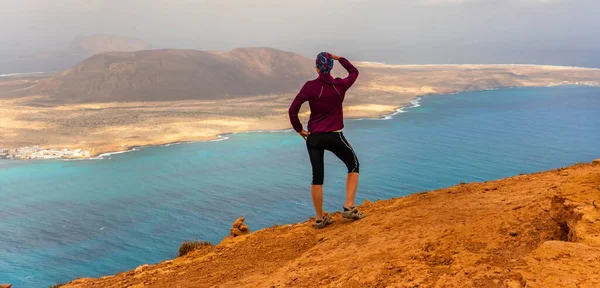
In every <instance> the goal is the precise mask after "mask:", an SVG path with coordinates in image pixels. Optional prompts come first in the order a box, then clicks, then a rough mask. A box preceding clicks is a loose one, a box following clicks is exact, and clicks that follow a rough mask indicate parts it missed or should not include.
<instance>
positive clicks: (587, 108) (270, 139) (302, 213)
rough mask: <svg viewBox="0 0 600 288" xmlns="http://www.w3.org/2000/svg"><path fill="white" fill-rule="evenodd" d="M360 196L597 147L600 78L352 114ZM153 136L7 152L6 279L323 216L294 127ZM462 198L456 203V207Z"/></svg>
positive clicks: (513, 170) (1, 240)
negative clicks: (78, 152) (55, 150)
mask: <svg viewBox="0 0 600 288" xmlns="http://www.w3.org/2000/svg"><path fill="white" fill-rule="evenodd" d="M345 135H346V137H347V138H348V140H349V141H350V143H351V144H352V145H353V147H354V149H355V151H356V153H357V155H358V157H359V160H360V162H361V179H360V185H359V191H358V199H357V200H358V201H357V203H362V202H363V200H364V199H369V200H371V201H375V200H377V199H388V198H392V197H400V196H404V195H409V194H411V193H415V192H420V191H426V190H432V189H437V188H442V187H446V186H451V185H455V184H458V183H460V182H472V181H485V180H493V179H498V178H502V177H507V176H511V175H517V174H519V173H530V172H536V171H543V170H548V169H553V168H558V167H561V166H566V165H571V164H574V163H577V162H589V161H591V160H594V159H596V158H600V88H593V87H574V86H561V87H552V88H545V87H544V88H510V89H499V90H490V91H477V92H466V93H459V94H455V95H439V96H426V97H423V98H421V99H419V101H415V102H413V105H411V107H407V108H404V109H402V110H399V111H398V112H397V113H395V115H393V116H388V117H382V118H377V119H363V120H349V121H347V122H346V129H345ZM222 140H223V141H212V142H202V143H187V144H177V145H170V146H161V147H151V148H143V149H139V151H134V152H129V153H122V154H114V155H105V156H103V157H102V159H96V160H80V161H62V160H50V161H12V160H0V283H13V284H14V287H48V285H51V284H54V283H56V282H66V281H69V280H72V279H74V278H78V277H98V276H103V275H111V274H115V273H116V272H120V271H124V270H128V269H133V268H135V267H137V266H139V265H141V264H144V263H156V262H160V261H162V260H167V259H170V258H174V257H176V256H177V250H178V248H179V245H180V244H181V242H182V241H184V240H195V239H200V240H208V241H211V242H213V243H218V242H219V241H220V240H221V239H222V238H223V237H225V236H227V235H228V232H229V228H230V226H231V224H232V223H233V221H234V220H235V219H236V218H237V217H240V216H243V217H245V218H246V223H247V224H248V226H249V227H250V228H251V229H252V230H257V229H260V228H264V227H268V226H272V225H274V224H286V223H293V222H300V221H304V220H306V219H308V218H309V217H311V216H312V215H313V208H312V204H311V200H310V192H309V189H310V181H311V175H310V171H311V169H310V165H309V162H308V155H307V152H306V149H305V144H304V141H303V140H302V139H301V138H300V137H299V136H298V135H297V134H295V133H293V132H290V131H280V132H277V133H267V132H260V133H256V132H255V133H239V134H233V135H227V136H226V137H224V138H222ZM345 174H346V170H345V166H344V165H343V164H342V163H341V162H340V161H338V160H337V159H336V158H335V156H333V155H332V154H327V156H326V170H325V210H328V211H331V212H332V211H335V210H340V209H341V205H342V204H343V203H344V184H345ZM457 209H459V208H457Z"/></svg>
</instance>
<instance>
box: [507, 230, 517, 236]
mask: <svg viewBox="0 0 600 288" xmlns="http://www.w3.org/2000/svg"><path fill="white" fill-rule="evenodd" d="M508 235H510V236H513V237H515V236H517V235H519V233H517V231H510V232H508Z"/></svg>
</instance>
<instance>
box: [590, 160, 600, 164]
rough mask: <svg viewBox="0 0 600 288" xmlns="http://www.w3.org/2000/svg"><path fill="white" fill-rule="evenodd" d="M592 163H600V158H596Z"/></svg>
mask: <svg viewBox="0 0 600 288" xmlns="http://www.w3.org/2000/svg"><path fill="white" fill-rule="evenodd" d="M592 163H594V164H600V159H596V160H594V161H592Z"/></svg>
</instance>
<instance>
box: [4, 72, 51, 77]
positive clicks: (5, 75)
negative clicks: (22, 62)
mask: <svg viewBox="0 0 600 288" xmlns="http://www.w3.org/2000/svg"><path fill="white" fill-rule="evenodd" d="M42 73H45V72H25V73H8V74H0V77H16V76H26V75H35V74H42Z"/></svg>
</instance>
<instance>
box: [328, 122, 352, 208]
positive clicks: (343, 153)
mask: <svg viewBox="0 0 600 288" xmlns="http://www.w3.org/2000/svg"><path fill="white" fill-rule="evenodd" d="M335 134H337V135H335ZM335 134H334V135H335V137H336V138H335V139H332V141H331V142H330V145H329V146H330V147H327V148H329V149H328V150H330V151H331V152H333V154H335V156H337V157H338V158H339V159H340V160H342V161H343V162H344V164H346V168H348V177H347V178H346V203H345V206H344V207H347V208H351V207H354V199H355V198H356V189H357V188H358V175H359V174H358V173H359V167H360V164H359V163H358V158H356V154H355V153H354V149H352V146H350V143H348V140H346V137H344V134H342V133H341V132H339V133H335Z"/></svg>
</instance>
